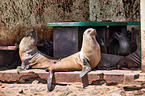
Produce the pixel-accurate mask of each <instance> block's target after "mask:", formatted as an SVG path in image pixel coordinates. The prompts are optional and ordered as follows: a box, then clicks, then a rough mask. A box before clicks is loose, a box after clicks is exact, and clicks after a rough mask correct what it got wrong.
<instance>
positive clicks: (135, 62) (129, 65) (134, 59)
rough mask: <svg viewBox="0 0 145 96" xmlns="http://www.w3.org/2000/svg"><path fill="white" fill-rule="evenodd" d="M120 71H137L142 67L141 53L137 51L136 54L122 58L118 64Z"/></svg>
mask: <svg viewBox="0 0 145 96" xmlns="http://www.w3.org/2000/svg"><path fill="white" fill-rule="evenodd" d="M117 67H118V69H135V68H140V67H141V52H140V50H138V49H137V50H136V51H135V52H134V53H132V54H129V55H128V56H125V57H124V58H122V59H121V60H120V61H119V62H118V64H117Z"/></svg>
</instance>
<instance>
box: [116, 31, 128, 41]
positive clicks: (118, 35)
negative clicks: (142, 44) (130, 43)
mask: <svg viewBox="0 0 145 96" xmlns="http://www.w3.org/2000/svg"><path fill="white" fill-rule="evenodd" d="M114 37H115V38H116V39H117V40H121V39H124V40H127V37H126V35H125V34H123V33H117V32H115V34H114Z"/></svg>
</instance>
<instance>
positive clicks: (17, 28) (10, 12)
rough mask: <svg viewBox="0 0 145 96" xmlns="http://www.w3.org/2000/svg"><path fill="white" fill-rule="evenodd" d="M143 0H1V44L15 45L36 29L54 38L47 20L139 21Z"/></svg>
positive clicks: (45, 37)
mask: <svg viewBox="0 0 145 96" xmlns="http://www.w3.org/2000/svg"><path fill="white" fill-rule="evenodd" d="M139 16H140V15H139V0H0V45H14V44H15V43H19V42H20V40H21V39H22V38H23V37H24V36H25V35H26V34H27V32H29V30H30V29H31V28H34V29H35V31H36V32H37V34H38V39H39V41H38V42H39V43H41V42H42V41H43V40H44V39H45V40H48V41H49V40H50V38H52V30H53V28H52V27H46V23H47V22H62V21H64V22H66V21H71V22H72V21H78V22H88V21H106V20H111V21H139Z"/></svg>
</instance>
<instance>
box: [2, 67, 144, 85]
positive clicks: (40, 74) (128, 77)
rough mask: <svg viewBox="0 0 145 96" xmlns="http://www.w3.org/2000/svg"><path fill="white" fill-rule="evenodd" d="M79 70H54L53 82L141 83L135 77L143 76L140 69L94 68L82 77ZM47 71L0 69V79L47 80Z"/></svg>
mask: <svg viewBox="0 0 145 96" xmlns="http://www.w3.org/2000/svg"><path fill="white" fill-rule="evenodd" d="M79 74H80V71H73V72H55V74H54V77H55V78H54V81H53V83H55V84H70V83H83V84H84V83H87V84H101V83H102V81H104V83H106V84H124V85H129V84H139V85H140V84H141V83H139V82H137V83H135V82H136V81H135V79H138V78H139V74H141V76H143V74H142V73H141V71H130V70H110V71H107V70H96V71H91V72H89V73H88V74H87V75H85V76H84V77H83V78H80V77H79ZM47 77H48V72H45V70H41V69H31V70H26V71H22V72H20V74H18V73H17V71H16V69H11V70H3V71H0V81H2V82H7V83H13V82H16V83H27V81H29V80H32V81H34V80H35V79H38V78H39V79H41V80H43V81H45V83H46V81H47Z"/></svg>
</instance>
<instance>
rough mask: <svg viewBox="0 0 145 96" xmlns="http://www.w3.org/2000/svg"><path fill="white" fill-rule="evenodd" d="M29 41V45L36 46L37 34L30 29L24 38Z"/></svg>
mask: <svg viewBox="0 0 145 96" xmlns="http://www.w3.org/2000/svg"><path fill="white" fill-rule="evenodd" d="M25 38H27V39H28V40H29V43H30V42H31V43H34V44H35V45H36V44H37V33H36V32H35V30H34V29H31V30H30V32H29V33H28V35H27V36H25Z"/></svg>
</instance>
